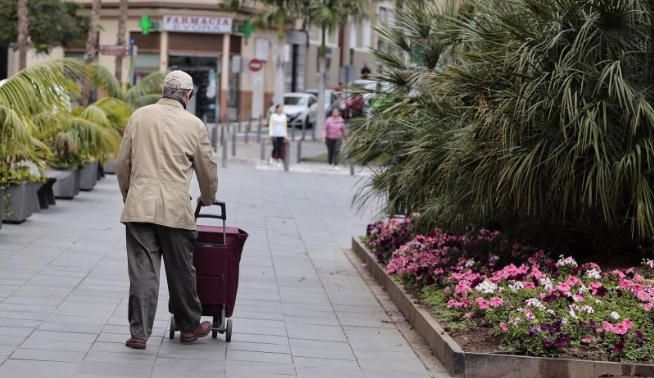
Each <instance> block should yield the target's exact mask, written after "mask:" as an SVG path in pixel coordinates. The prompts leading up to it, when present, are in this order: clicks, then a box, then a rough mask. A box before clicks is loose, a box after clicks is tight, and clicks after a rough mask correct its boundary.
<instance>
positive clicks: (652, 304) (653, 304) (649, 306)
mask: <svg viewBox="0 0 654 378" xmlns="http://www.w3.org/2000/svg"><path fill="white" fill-rule="evenodd" d="M642 306H643V309H644V310H645V311H647V312H650V311H652V308H654V302H649V303H645V304H644V305H642Z"/></svg>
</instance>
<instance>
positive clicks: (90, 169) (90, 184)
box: [79, 162, 98, 191]
mask: <svg viewBox="0 0 654 378" xmlns="http://www.w3.org/2000/svg"><path fill="white" fill-rule="evenodd" d="M97 183H98V162H88V163H84V168H82V170H81V172H80V182H79V188H80V189H81V190H87V191H88V190H93V188H94V187H95V184H97Z"/></svg>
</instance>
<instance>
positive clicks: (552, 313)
mask: <svg viewBox="0 0 654 378" xmlns="http://www.w3.org/2000/svg"><path fill="white" fill-rule="evenodd" d="M545 312H547V313H548V314H550V315H554V314H556V312H554V310H552V309H551V308H548V309H547V310H545Z"/></svg>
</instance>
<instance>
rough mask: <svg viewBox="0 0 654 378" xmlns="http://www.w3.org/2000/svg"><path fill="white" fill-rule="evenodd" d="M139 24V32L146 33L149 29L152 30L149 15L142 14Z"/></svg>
mask: <svg viewBox="0 0 654 378" xmlns="http://www.w3.org/2000/svg"><path fill="white" fill-rule="evenodd" d="M139 26H140V27H141V34H143V35H148V34H150V30H152V21H150V16H148V15H147V14H146V15H143V16H142V17H141V21H139Z"/></svg>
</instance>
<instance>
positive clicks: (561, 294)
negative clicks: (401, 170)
mask: <svg viewBox="0 0 654 378" xmlns="http://www.w3.org/2000/svg"><path fill="white" fill-rule="evenodd" d="M411 230H412V227H411V220H410V219H407V220H401V219H393V220H390V221H386V222H379V223H376V224H374V225H371V226H369V227H368V232H367V237H366V245H367V246H368V248H369V249H370V250H371V251H372V252H373V253H374V254H375V255H376V256H377V257H378V259H379V260H380V261H381V262H382V263H384V264H385V266H386V270H387V272H388V273H389V274H392V275H394V276H395V277H396V278H397V279H399V280H400V281H401V282H402V283H403V284H404V285H405V286H406V287H407V288H408V289H410V290H411V291H413V292H415V293H416V294H418V296H419V297H420V298H421V299H422V301H423V302H424V303H425V304H427V305H429V306H430V307H431V308H432V309H433V314H434V315H435V316H436V317H437V318H438V319H440V320H441V321H442V323H443V324H444V325H445V326H446V328H447V330H448V332H449V333H450V334H451V335H452V336H453V337H454V338H455V339H456V340H457V342H459V344H461V345H462V346H463V347H464V348H465V349H466V350H472V351H505V352H510V353H513V354H523V355H531V356H543V357H574V358H584V359H593V360H610V361H632V362H649V361H652V357H651V356H652V351H654V324H653V316H652V310H653V308H654V280H653V278H654V260H644V261H643V264H642V265H641V266H638V267H627V268H621V269H610V270H606V271H604V270H603V269H602V267H600V266H599V265H598V264H596V263H593V262H587V263H584V264H581V263H579V262H577V261H575V259H573V258H572V257H564V256H559V257H556V258H555V257H553V256H552V254H550V253H547V252H546V251H543V250H539V249H536V248H533V247H530V246H526V245H523V244H520V243H513V242H510V241H509V240H508V239H507V238H506V237H505V236H504V235H503V234H502V233H500V232H498V231H490V230H484V229H482V230H479V231H477V232H475V233H470V234H465V235H459V234H450V233H446V232H444V231H442V230H439V229H436V230H434V231H433V232H432V233H430V234H429V235H417V234H413V233H412V231H411ZM407 240H408V241H407Z"/></svg>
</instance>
